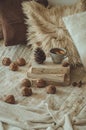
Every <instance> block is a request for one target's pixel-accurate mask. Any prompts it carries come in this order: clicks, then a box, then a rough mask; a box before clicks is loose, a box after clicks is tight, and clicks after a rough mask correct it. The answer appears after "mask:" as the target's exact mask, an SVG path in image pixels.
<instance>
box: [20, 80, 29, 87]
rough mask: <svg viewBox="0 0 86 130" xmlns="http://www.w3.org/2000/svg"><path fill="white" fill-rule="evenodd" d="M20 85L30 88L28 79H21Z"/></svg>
mask: <svg viewBox="0 0 86 130" xmlns="http://www.w3.org/2000/svg"><path fill="white" fill-rule="evenodd" d="M21 85H22V86H25V87H31V81H30V80H29V79H23V80H22V81H21Z"/></svg>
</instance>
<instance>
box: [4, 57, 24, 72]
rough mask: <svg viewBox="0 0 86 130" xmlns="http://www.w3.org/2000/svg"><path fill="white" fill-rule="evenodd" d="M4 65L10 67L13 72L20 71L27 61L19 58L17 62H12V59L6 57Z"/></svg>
mask: <svg viewBox="0 0 86 130" xmlns="http://www.w3.org/2000/svg"><path fill="white" fill-rule="evenodd" d="M2 64H3V65H5V66H9V67H10V70H12V71H18V69H19V66H24V65H26V61H25V59H24V58H19V59H17V60H16V61H15V62H12V61H11V59H10V58H8V57H4V58H3V60H2Z"/></svg>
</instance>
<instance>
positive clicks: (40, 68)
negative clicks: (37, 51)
mask: <svg viewBox="0 0 86 130" xmlns="http://www.w3.org/2000/svg"><path fill="white" fill-rule="evenodd" d="M31 73H34V74H65V73H70V66H68V67H63V66H62V65H61V64H54V63H53V62H52V60H51V58H47V60H46V62H45V63H44V64H37V63H36V62H35V61H33V63H32V67H31Z"/></svg>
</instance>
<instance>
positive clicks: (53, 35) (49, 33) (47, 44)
mask: <svg viewBox="0 0 86 130" xmlns="http://www.w3.org/2000/svg"><path fill="white" fill-rule="evenodd" d="M22 5H23V10H24V13H25V14H26V16H27V19H26V20H25V23H26V24H27V25H28V30H27V40H28V44H32V45H33V48H36V47H37V45H40V46H41V47H42V48H43V49H44V50H45V52H46V53H49V50H50V49H51V48H53V47H63V48H66V49H67V51H68V57H69V61H70V63H71V64H77V63H80V58H79V55H78V52H77V50H76V48H75V46H74V45H73V41H72V39H71V37H70V36H69V34H68V31H67V30H66V28H65V26H64V22H63V20H62V17H63V16H68V15H71V14H74V13H77V12H82V10H83V9H82V2H81V1H79V2H78V3H76V4H74V5H71V6H59V5H58V6H55V7H51V8H50V9H48V8H45V7H43V6H42V5H40V4H38V3H36V2H34V1H32V2H24V3H23V4H22Z"/></svg>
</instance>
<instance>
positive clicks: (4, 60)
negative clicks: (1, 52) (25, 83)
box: [2, 57, 11, 66]
mask: <svg viewBox="0 0 86 130" xmlns="http://www.w3.org/2000/svg"><path fill="white" fill-rule="evenodd" d="M2 64H3V65H5V66H9V65H10V64H11V60H10V58H8V57H4V58H3V60H2Z"/></svg>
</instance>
